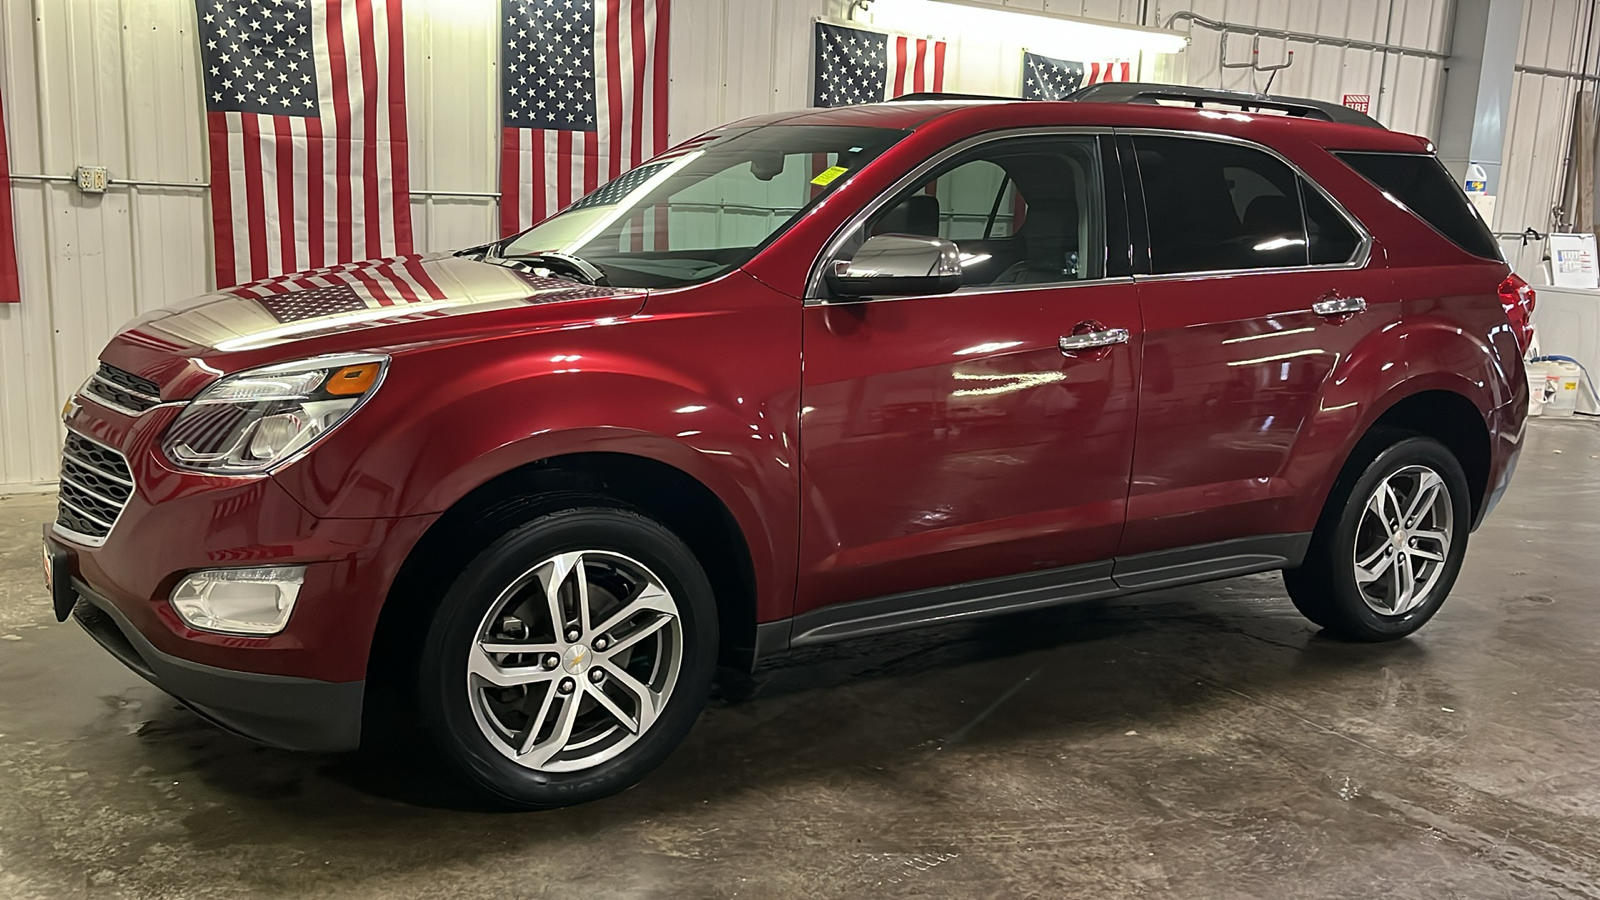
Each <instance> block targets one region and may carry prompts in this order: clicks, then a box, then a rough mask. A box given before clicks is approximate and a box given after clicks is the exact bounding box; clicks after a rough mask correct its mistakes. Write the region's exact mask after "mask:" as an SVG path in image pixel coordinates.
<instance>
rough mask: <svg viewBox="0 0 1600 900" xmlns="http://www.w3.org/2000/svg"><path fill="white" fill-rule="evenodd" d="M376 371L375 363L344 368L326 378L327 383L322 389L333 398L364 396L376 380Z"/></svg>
mask: <svg viewBox="0 0 1600 900" xmlns="http://www.w3.org/2000/svg"><path fill="white" fill-rule="evenodd" d="M378 369H379V366H378V364H377V363H361V364H360V365H357V366H345V367H344V368H342V369H340V370H338V371H337V372H334V373H333V374H332V375H329V376H328V383H327V385H326V386H325V388H324V389H325V390H327V392H328V393H330V394H332V395H334V396H335V397H348V396H350V395H352V394H365V393H366V392H367V391H368V390H369V389H370V388H371V387H372V383H373V382H374V381H377V380H378Z"/></svg>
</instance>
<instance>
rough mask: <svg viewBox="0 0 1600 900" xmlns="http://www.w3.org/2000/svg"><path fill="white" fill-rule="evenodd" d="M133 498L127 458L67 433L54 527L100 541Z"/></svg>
mask: <svg viewBox="0 0 1600 900" xmlns="http://www.w3.org/2000/svg"><path fill="white" fill-rule="evenodd" d="M132 495H133V472H132V471H131V470H130V469H129V468H128V460H127V458H126V457H124V456H123V455H122V454H121V453H118V452H117V451H115V450H113V449H111V448H110V447H107V446H106V445H105V444H102V443H100V442H98V441H92V440H90V439H88V438H86V437H84V436H83V435H81V434H78V433H77V432H75V431H69V432H67V445H66V447H65V448H64V449H63V450H62V455H61V495H60V503H59V506H58V509H57V511H56V525H58V526H60V527H61V528H64V529H66V530H67V531H70V532H73V533H74V534H77V535H81V536H82V537H85V538H91V539H94V540H96V541H103V540H105V537H106V535H108V534H110V533H111V527H112V526H113V525H115V524H117V517H118V516H120V515H122V508H123V507H124V506H127V505H128V498H129V497H131V496H132Z"/></svg>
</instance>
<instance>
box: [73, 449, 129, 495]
mask: <svg viewBox="0 0 1600 900" xmlns="http://www.w3.org/2000/svg"><path fill="white" fill-rule="evenodd" d="M61 457H62V458H63V459H67V460H71V461H72V462H74V463H76V464H77V465H80V466H83V467H84V468H85V469H88V470H89V471H91V472H93V473H94V474H96V475H99V476H101V477H102V478H105V479H106V480H107V481H115V482H116V483H117V484H125V485H127V486H128V487H130V488H131V487H133V482H131V481H129V480H128V479H126V478H123V477H122V476H120V475H117V474H115V473H112V472H108V471H106V470H105V469H102V468H101V467H99V466H97V465H95V464H94V463H92V462H89V461H88V460H86V459H84V458H82V457H80V456H73V455H72V453H71V452H70V451H62V454H61Z"/></svg>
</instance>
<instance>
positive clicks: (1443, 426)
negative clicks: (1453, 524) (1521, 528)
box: [1316, 372, 1493, 524]
mask: <svg viewBox="0 0 1600 900" xmlns="http://www.w3.org/2000/svg"><path fill="white" fill-rule="evenodd" d="M1474 393H1476V391H1475V388H1474V383H1473V382H1472V381H1471V380H1469V379H1467V378H1466V377H1464V376H1461V375H1458V374H1455V373H1442V372H1441V373H1432V374H1430V375H1425V376H1420V377H1416V378H1411V379H1407V380H1406V381H1403V382H1400V383H1399V384H1397V385H1395V386H1394V387H1393V388H1391V389H1390V390H1389V391H1388V392H1387V393H1386V394H1384V395H1383V397H1381V398H1380V399H1379V400H1378V402H1376V403H1374V404H1372V405H1371V406H1370V407H1369V408H1368V410H1367V415H1366V416H1364V417H1363V422H1362V423H1361V424H1360V425H1359V426H1358V427H1356V428H1353V429H1351V430H1350V432H1349V437H1348V439H1347V440H1346V442H1345V445H1344V447H1343V448H1342V449H1341V452H1340V456H1339V460H1340V462H1339V464H1338V467H1337V469H1336V471H1335V473H1334V474H1332V475H1331V476H1330V477H1329V478H1328V480H1327V483H1326V484H1325V485H1324V486H1323V489H1322V490H1321V491H1319V492H1318V493H1317V495H1316V496H1317V510H1316V512H1317V514H1318V515H1320V512H1321V509H1322V507H1323V506H1324V505H1325V504H1326V503H1327V500H1328V497H1329V496H1331V495H1332V493H1333V490H1334V488H1335V486H1336V485H1337V484H1338V483H1339V481H1340V479H1342V478H1344V477H1345V476H1346V475H1347V474H1348V470H1349V469H1350V468H1351V467H1352V466H1357V465H1364V464H1365V462H1364V461H1363V460H1361V459H1360V458H1359V457H1361V456H1362V455H1363V454H1362V452H1361V451H1362V448H1363V447H1364V446H1371V440H1372V438H1373V437H1374V436H1375V435H1378V434H1381V433H1382V432H1385V431H1390V432H1395V433H1400V434H1410V435H1421V436H1423V437H1430V438H1433V439H1434V440H1436V441H1438V442H1439V443H1441V444H1443V445H1444V446H1445V448H1446V449H1448V450H1449V451H1450V452H1451V454H1452V455H1454V456H1455V457H1456V459H1457V461H1459V462H1460V463H1461V468H1462V470H1463V471H1464V472H1465V473H1466V476H1467V487H1468V490H1469V492H1470V494H1471V499H1472V517H1471V521H1472V522H1473V523H1474V524H1475V523H1476V522H1477V521H1478V520H1479V518H1480V517H1481V515H1482V512H1483V509H1484V503H1485V500H1486V498H1487V497H1488V489H1489V477H1490V474H1491V473H1490V470H1491V468H1492V465H1493V444H1492V439H1491V435H1490V432H1489V426H1488V418H1487V417H1488V416H1489V414H1490V410H1487V409H1484V408H1483V407H1482V406H1481V405H1480V404H1479V403H1477V402H1475V401H1474V400H1473V399H1472V396H1473V395H1474Z"/></svg>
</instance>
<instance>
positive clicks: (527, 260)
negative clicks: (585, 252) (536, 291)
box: [496, 250, 611, 287]
mask: <svg viewBox="0 0 1600 900" xmlns="http://www.w3.org/2000/svg"><path fill="white" fill-rule="evenodd" d="M496 255H497V256H499V255H500V254H498V253H497V254H496ZM500 258H501V259H504V260H506V261H507V262H514V263H521V264H523V265H525V266H530V267H534V268H540V269H545V270H547V271H549V272H550V273H551V274H553V275H559V276H563V277H566V278H571V279H573V280H575V281H581V282H583V283H584V284H594V285H599V286H601V287H609V286H610V285H611V282H610V280H608V279H607V278H606V273H605V270H603V269H601V268H600V267H599V266H597V265H595V264H594V263H592V262H589V261H588V260H587V259H584V258H583V257H581V256H574V255H572V254H571V253H562V252H561V251H559V250H547V251H545V252H543V253H527V254H518V255H516V256H501V257H500Z"/></svg>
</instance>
